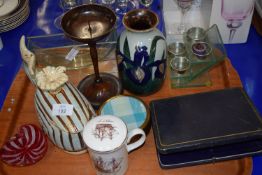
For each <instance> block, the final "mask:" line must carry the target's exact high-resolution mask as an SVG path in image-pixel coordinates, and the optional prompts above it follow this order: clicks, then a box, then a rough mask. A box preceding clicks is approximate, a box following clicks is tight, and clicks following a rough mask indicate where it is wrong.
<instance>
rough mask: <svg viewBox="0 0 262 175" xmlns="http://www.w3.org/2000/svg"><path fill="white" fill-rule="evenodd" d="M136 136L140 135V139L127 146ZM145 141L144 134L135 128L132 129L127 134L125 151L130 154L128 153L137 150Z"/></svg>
mask: <svg viewBox="0 0 262 175" xmlns="http://www.w3.org/2000/svg"><path fill="white" fill-rule="evenodd" d="M136 135H141V137H140V139H139V140H137V141H136V142H134V143H131V144H128V143H129V142H130V140H131V139H132V138H133V137H134V136H136ZM145 140H146V134H145V132H144V131H143V130H142V129H140V128H136V129H133V130H132V131H130V132H128V135H127V151H128V152H130V151H132V150H134V149H136V148H138V147H139V146H141V145H142V144H143V143H144V142H145Z"/></svg>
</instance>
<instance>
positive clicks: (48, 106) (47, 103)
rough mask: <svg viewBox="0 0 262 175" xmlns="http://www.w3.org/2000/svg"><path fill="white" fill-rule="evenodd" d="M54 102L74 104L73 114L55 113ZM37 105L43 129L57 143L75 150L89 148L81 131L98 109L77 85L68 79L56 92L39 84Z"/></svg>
mask: <svg viewBox="0 0 262 175" xmlns="http://www.w3.org/2000/svg"><path fill="white" fill-rule="evenodd" d="M54 104H65V105H69V106H70V105H73V111H72V114H71V115H53V114H54V113H53V111H52V110H53V106H54ZM35 107H36V111H37V114H38V118H39V121H40V124H41V125H42V128H43V130H44V131H45V133H46V134H47V135H48V137H49V139H50V140H51V141H52V142H53V143H54V144H55V145H56V146H58V147H59V148H61V149H63V150H65V151H66V152H69V153H75V154H77V153H82V152H85V151H86V150H87V147H86V145H85V143H84V142H83V139H82V131H83V129H84V126H85V125H86V123H87V122H88V121H89V120H90V119H91V118H92V117H94V116H95V111H94V109H93V108H92V106H91V104H90V103H89V102H88V101H87V99H86V98H85V97H84V96H83V95H82V94H81V92H80V91H79V90H78V89H77V88H76V87H74V86H73V85H72V84H70V83H65V84H64V85H63V86H62V87H61V89H60V90H59V92H56V93H52V92H48V91H43V90H41V89H39V88H37V90H36V93H35Z"/></svg>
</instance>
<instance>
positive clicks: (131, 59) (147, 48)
mask: <svg viewBox="0 0 262 175" xmlns="http://www.w3.org/2000/svg"><path fill="white" fill-rule="evenodd" d="M123 24H124V26H125V30H124V31H123V32H122V33H121V35H120V36H119V38H118V41H117V60H118V69H119V76H120V78H121V79H122V84H123V86H124V88H125V89H127V90H128V91H130V92H132V93H135V94H140V95H148V94H152V93H154V92H156V91H157V90H159V89H160V88H161V85H162V84H163V82H164V78H165V70H166V52H167V51H166V50H167V48H166V41H165V37H164V35H163V34H162V33H161V32H160V31H159V30H158V29H157V28H156V26H157V24H158V17H157V15H156V14H155V13H154V12H152V11H150V10H148V9H136V10H132V11H129V12H128V13H126V14H125V16H124V17H123Z"/></svg>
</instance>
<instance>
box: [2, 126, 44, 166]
mask: <svg viewBox="0 0 262 175" xmlns="http://www.w3.org/2000/svg"><path fill="white" fill-rule="evenodd" d="M47 147H48V144H47V138H46V136H45V134H44V133H43V132H42V130H41V129H40V128H38V127H37V126H35V125H33V124H27V125H23V126H21V127H20V129H19V132H18V133H17V134H16V135H15V136H14V137H11V138H10V139H9V140H8V141H7V142H6V143H5V144H4V145H3V147H2V148H1V149H0V158H1V160H2V161H4V162H5V163H7V164H9V165H13V166H26V165H32V164H34V163H36V162H38V161H39V160H40V159H42V158H43V157H44V155H45V153H46V151H47Z"/></svg>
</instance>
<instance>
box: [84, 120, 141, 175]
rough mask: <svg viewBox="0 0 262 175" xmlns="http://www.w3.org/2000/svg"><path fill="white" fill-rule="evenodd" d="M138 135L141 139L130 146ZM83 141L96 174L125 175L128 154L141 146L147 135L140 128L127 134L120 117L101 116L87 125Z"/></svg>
mask: <svg viewBox="0 0 262 175" xmlns="http://www.w3.org/2000/svg"><path fill="white" fill-rule="evenodd" d="M136 135H141V137H140V139H138V140H137V141H135V142H133V143H132V144H128V143H129V142H130V140H131V139H132V138H133V137H134V136H136ZM83 139H84V142H85V143H86V145H87V147H88V151H89V154H90V157H91V160H92V162H93V165H94V167H95V169H96V174H99V175H101V174H112V175H113V174H114V175H123V174H124V173H125V172H126V171H127V168H128V152H130V151H132V150H134V149H136V148H138V147H139V146H141V145H142V144H143V143H144V142H145V139H146V135H145V132H144V131H143V130H142V129H139V128H136V129H134V130H131V131H130V132H127V127H126V125H125V123H124V122H123V121H122V120H121V119H119V118H118V117H115V116H111V115H101V116H98V117H95V118H93V119H91V120H90V121H89V122H88V123H87V125H86V126H85V128H84V131H83Z"/></svg>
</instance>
